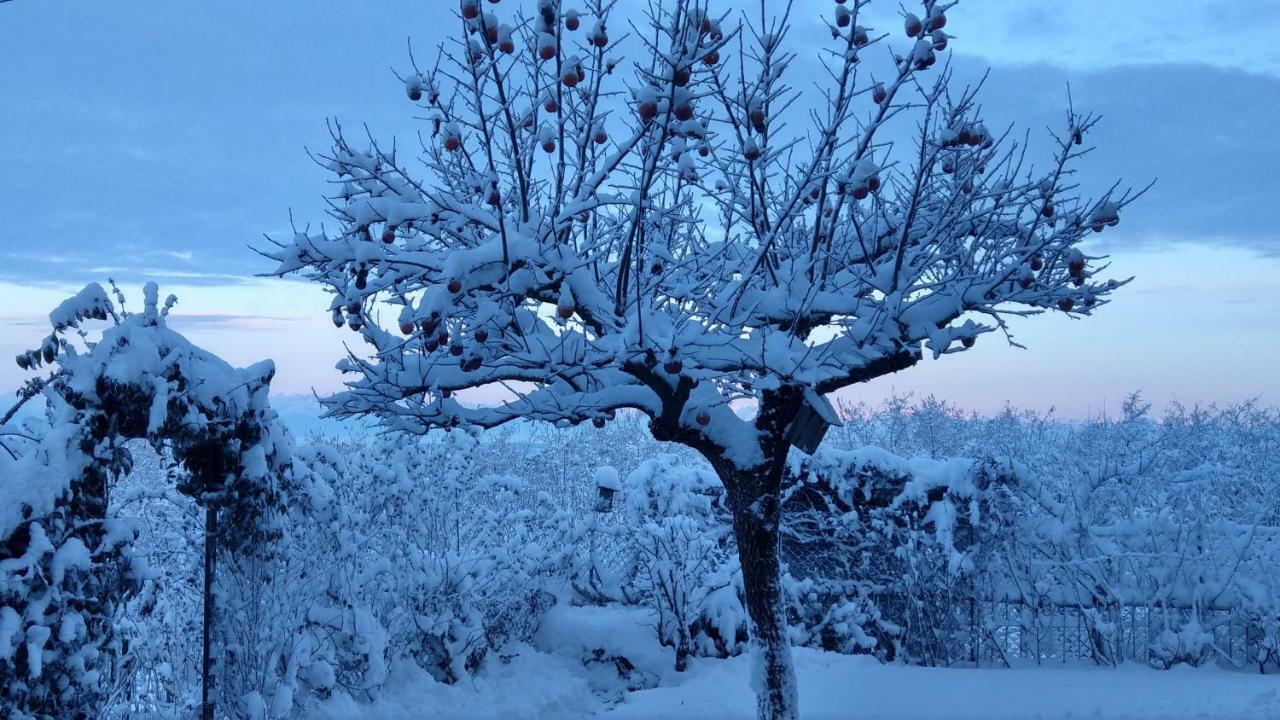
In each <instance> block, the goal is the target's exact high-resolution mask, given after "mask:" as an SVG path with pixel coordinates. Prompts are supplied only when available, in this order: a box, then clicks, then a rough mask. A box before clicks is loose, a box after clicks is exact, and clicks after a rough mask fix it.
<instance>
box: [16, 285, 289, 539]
mask: <svg viewBox="0 0 1280 720" xmlns="http://www.w3.org/2000/svg"><path fill="white" fill-rule="evenodd" d="M117 292H118V291H117ZM119 299H120V300H122V299H123V298H119ZM175 302H176V299H175V298H174V297H173V296H170V297H169V298H168V300H167V301H166V303H165V304H164V306H163V307H161V306H160V305H159V302H158V289H157V286H156V284H155V283H148V284H147V285H146V287H145V290H144V308H143V311H142V312H140V313H125V312H124V311H123V308H122V306H121V307H117V305H116V304H114V303H112V301H111V300H110V299H109V298H108V296H107V294H106V292H105V291H104V290H103V288H102V286H100V285H98V284H96V283H94V284H90V285H88V286H86V287H85V288H84V289H83V290H81V291H80V292H79V293H77V294H76V295H75V296H74V297H72V298H70V299H68V300H66V301H65V302H63V303H62V304H61V305H59V306H58V307H57V308H56V309H55V310H54V311H53V312H52V313H50V316H49V319H50V322H51V323H52V325H53V332H52V333H51V334H50V335H49V336H48V337H47V338H46V339H45V340H44V341H43V343H42V344H41V347H40V348H39V349H37V350H33V351H30V352H28V353H24V354H23V355H20V356H19V365H21V366H24V367H30V368H39V367H48V368H50V369H51V370H52V372H51V373H50V375H49V376H48V377H47V378H40V379H36V380H32V381H30V382H29V383H28V384H27V386H26V387H25V388H24V394H23V395H22V397H24V398H27V399H34V398H35V397H41V398H43V400H44V401H45V417H44V418H43V419H41V420H40V421H39V422H28V423H27V425H26V426H25V427H24V428H15V429H12V430H6V431H4V432H5V433H6V437H7V436H8V435H7V434H8V433H15V432H16V433H21V435H22V438H20V439H21V440H22V442H23V443H24V446H23V447H24V448H25V451H23V452H21V453H18V452H14V453H12V454H11V453H7V452H5V451H3V450H0V537H4V536H7V535H8V534H9V533H11V532H12V531H13V530H14V528H15V527H16V526H17V525H18V523H20V522H21V521H22V520H23V519H24V518H23V515H24V513H28V514H29V515H34V516H40V515H44V514H47V513H48V512H50V511H52V510H53V506H54V503H55V501H56V500H57V498H58V497H59V496H60V495H61V494H62V493H63V492H65V491H66V489H67V487H68V485H69V483H71V482H72V481H73V480H74V479H75V478H76V477H78V476H79V475H80V473H81V472H83V471H84V470H85V468H86V467H87V465H88V462H89V457H87V456H86V455H85V453H84V452H82V451H81V448H80V445H79V444H80V442H81V440H82V439H83V432H82V431H83V429H82V427H81V425H80V423H81V422H82V421H83V411H84V409H85V408H86V407H92V406H94V404H95V403H96V402H98V401H99V400H100V399H101V398H100V397H99V395H100V392H102V391H103V390H104V385H103V383H106V384H107V385H108V386H115V387H117V388H118V387H128V388H131V389H133V390H135V391H136V392H137V393H139V396H140V397H145V398H147V400H148V402H149V412H148V413H147V419H146V425H145V428H140V429H139V430H140V431H141V432H140V433H139V434H140V435H142V436H146V437H155V436H157V435H158V434H160V433H161V432H162V431H163V432H173V431H175V430H181V429H186V430H195V429H199V428H202V427H205V426H208V425H209V424H210V423H217V422H220V421H225V420H228V419H238V418H242V417H247V416H255V415H256V416H263V415H265V414H266V412H267V410H268V408H267V383H269V382H270V380H271V378H272V376H273V375H274V373H275V367H274V365H273V364H272V363H271V362H270V361H266V362H261V363H257V364H255V365H252V366H250V367H248V368H243V369H242V368H235V367H232V366H231V365H229V364H228V363H227V362H225V361H224V360H222V359H221V358H219V357H217V356H216V355H214V354H212V353H209V352H207V351H205V350H202V349H200V348H198V347H196V346H195V345H193V344H191V343H190V342H189V341H188V340H187V339H186V338H184V337H183V336H182V335H180V334H178V333H176V332H174V331H173V330H171V329H169V327H168V326H167V324H166V317H167V315H168V311H169V309H170V308H171V307H172V306H173V304H174V303H175ZM107 319H110V320H111V321H112V324H110V325H109V326H108V327H106V328H105V329H104V330H102V331H101V333H100V334H98V335H97V337H96V339H91V338H92V334H91V333H89V332H88V331H87V330H85V329H84V328H83V325H84V322H85V321H86V320H107ZM72 331H79V337H80V338H81V339H82V340H83V342H82V343H76V342H74V339H75V338H74V336H73V335H72ZM281 442H287V441H286V440H285V439H284V437H283V436H282V435H281V434H278V433H267V434H266V437H264V439H263V443H264V444H265V446H264V445H259V446H255V447H249V448H244V449H243V450H242V454H241V457H242V460H244V463H243V464H244V467H245V470H246V472H247V473H248V474H249V475H252V476H257V477H262V476H265V475H266V473H267V472H268V470H269V468H268V467H267V457H269V456H272V455H273V454H274V449H275V447H274V446H275V444H278V443H281ZM95 451H96V450H95Z"/></svg>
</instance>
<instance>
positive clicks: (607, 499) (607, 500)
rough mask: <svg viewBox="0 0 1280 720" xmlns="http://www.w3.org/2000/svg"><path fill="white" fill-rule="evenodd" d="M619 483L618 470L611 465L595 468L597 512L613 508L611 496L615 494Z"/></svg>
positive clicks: (619, 485)
mask: <svg viewBox="0 0 1280 720" xmlns="http://www.w3.org/2000/svg"><path fill="white" fill-rule="evenodd" d="M619 487H621V484H620V483H619V481H618V470H617V468H614V467H611V466H608V465H606V466H603V467H600V468H597V469H596V506H595V511H596V512H598V513H607V512H610V511H612V510H613V496H614V495H615V494H617V492H618V488H619Z"/></svg>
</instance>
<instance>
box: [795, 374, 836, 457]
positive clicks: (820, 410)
mask: <svg viewBox="0 0 1280 720" xmlns="http://www.w3.org/2000/svg"><path fill="white" fill-rule="evenodd" d="M840 425H841V422H840V416H839V415H838V414H836V409H835V408H834V407H832V406H831V402H830V401H828V400H827V399H826V398H825V397H823V396H821V395H819V394H818V393H816V392H814V391H813V390H812V389H806V390H805V391H804V403H803V404H802V405H801V406H800V412H799V413H797V414H796V418H795V420H792V421H791V424H790V425H788V426H787V440H788V441H789V442H790V443H791V444H792V445H794V446H796V447H798V448H800V449H801V450H803V451H804V452H806V453H808V454H810V455H812V454H813V453H814V451H815V450H817V449H818V445H819V444H820V443H821V442H822V438H823V437H824V436H825V435H826V434H827V429H828V428H831V427H839V426H840Z"/></svg>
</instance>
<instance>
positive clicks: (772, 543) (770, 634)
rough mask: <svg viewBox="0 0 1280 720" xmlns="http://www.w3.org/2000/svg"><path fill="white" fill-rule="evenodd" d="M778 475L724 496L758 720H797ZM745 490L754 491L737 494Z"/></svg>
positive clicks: (797, 710) (779, 472)
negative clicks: (751, 653) (751, 645)
mask: <svg viewBox="0 0 1280 720" xmlns="http://www.w3.org/2000/svg"><path fill="white" fill-rule="evenodd" d="M777 474H778V475H779V477H778V478H776V479H775V480H776V481H775V482H767V481H766V482H764V483H760V482H747V483H743V482H740V481H739V482H735V483H734V485H735V486H736V488H737V489H738V492H735V488H734V487H730V488H729V492H730V497H731V500H732V505H733V532H734V536H735V537H736V538H737V541H738V561H739V563H741V566H742V584H743V588H744V590H745V592H746V600H747V613H748V614H749V615H750V616H751V626H752V628H751V635H752V637H753V638H754V639H755V643H756V648H755V650H756V653H757V655H756V658H755V665H754V668H753V671H752V683H751V684H752V689H753V690H755V693H756V715H757V718H758V719H759V720H798V718H799V716H800V709H799V706H800V702H799V694H798V692H797V689H796V675H795V668H794V667H793V665H792V661H791V643H790V640H789V638H788V637H787V613H786V604H785V601H784V599H783V596H782V564H781V558H780V552H779V551H780V548H779V534H778V521H779V517H780V515H779V510H780V508H779V496H780V487H779V486H780V483H781V477H780V476H781V469H780V468H779V470H778V473H777ZM726 485H728V483H726ZM743 485H746V486H747V487H746V488H743ZM760 485H764V487H763V488H761V487H760ZM744 489H752V490H755V492H742V491H743V490H744ZM734 496H737V497H734Z"/></svg>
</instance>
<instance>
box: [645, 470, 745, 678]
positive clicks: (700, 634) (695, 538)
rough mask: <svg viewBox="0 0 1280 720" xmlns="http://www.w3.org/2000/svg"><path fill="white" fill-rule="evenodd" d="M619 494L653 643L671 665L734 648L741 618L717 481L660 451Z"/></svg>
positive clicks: (741, 632)
mask: <svg viewBox="0 0 1280 720" xmlns="http://www.w3.org/2000/svg"><path fill="white" fill-rule="evenodd" d="M624 493H625V503H626V512H627V527H626V530H627V533H626V538H627V540H628V542H629V543H630V545H631V546H632V547H633V548H634V550H635V553H636V555H635V558H636V559H635V562H636V570H637V572H636V575H635V588H636V591H637V592H638V593H639V594H640V596H641V597H642V598H644V600H645V602H646V603H647V604H648V605H649V606H650V607H651V608H652V609H653V611H654V612H655V613H656V615H657V621H656V626H657V631H658V640H659V642H661V643H662V644H663V645H665V646H668V647H671V648H673V649H674V650H675V656H676V657H675V668H676V670H678V671H683V670H684V669H685V667H686V666H687V663H688V658H689V656H690V655H694V654H696V655H715V656H722V657H725V656H728V655H731V654H736V653H737V652H739V651H740V650H741V645H742V640H743V639H744V638H741V636H742V635H744V634H745V621H746V616H745V612H744V611H743V607H742V602H741V600H740V599H739V596H738V593H739V587H740V583H741V580H740V579H739V578H738V577H737V576H736V574H735V573H734V572H733V569H732V566H731V564H730V561H731V560H732V559H733V555H734V546H733V542H732V536H731V534H730V532H729V527H728V525H727V524H726V523H725V522H724V520H723V516H724V515H725V514H726V513H727V512H728V510H727V509H725V508H724V505H723V503H724V489H723V487H722V486H721V485H720V481H719V480H718V479H717V478H716V476H715V475H714V474H713V473H710V472H708V471H707V470H705V469H702V468H699V467H692V466H689V465H685V464H681V463H680V462H679V459H678V458H676V457H675V456H672V455H659V456H658V457H655V458H653V459H651V460H647V461H645V462H643V463H641V464H640V466H639V467H638V468H636V470H635V471H634V472H632V473H631V474H630V475H629V476H628V477H627V481H626V484H625V487H624Z"/></svg>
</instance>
